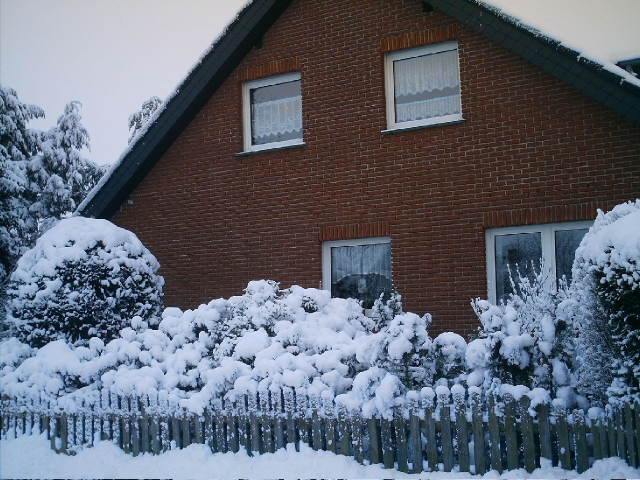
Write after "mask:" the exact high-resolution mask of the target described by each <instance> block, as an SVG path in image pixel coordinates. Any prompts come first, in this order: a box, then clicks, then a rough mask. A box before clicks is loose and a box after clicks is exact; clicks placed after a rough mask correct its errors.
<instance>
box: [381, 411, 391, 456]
mask: <svg viewBox="0 0 640 480" xmlns="http://www.w3.org/2000/svg"><path fill="white" fill-rule="evenodd" d="M392 431H393V426H392V421H391V420H387V419H386V418H384V417H383V416H382V414H381V416H380V434H381V438H382V463H383V465H384V468H393V466H394V455H393V450H394V448H393V434H392V433H391V432H392Z"/></svg>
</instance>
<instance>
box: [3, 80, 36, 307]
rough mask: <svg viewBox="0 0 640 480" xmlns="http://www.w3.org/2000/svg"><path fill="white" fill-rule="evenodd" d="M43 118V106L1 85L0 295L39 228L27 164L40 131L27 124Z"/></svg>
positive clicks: (33, 151) (34, 150)
mask: <svg viewBox="0 0 640 480" xmlns="http://www.w3.org/2000/svg"><path fill="white" fill-rule="evenodd" d="M41 117H44V111H43V110H42V109H41V108H40V107H38V106H36V105H29V104H25V103H22V102H21V101H20V100H19V99H18V95H17V93H16V91H15V90H14V89H12V88H9V87H3V86H2V85H0V292H4V284H5V281H6V280H7V278H8V276H9V273H11V271H12V270H13V268H14V267H15V264H16V262H17V261H18V258H20V256H21V255H22V254H23V253H24V251H25V250H26V249H27V248H28V246H27V245H26V244H25V243H24V241H23V239H24V238H28V237H30V236H31V232H32V231H33V230H34V229H35V222H34V221H33V219H32V217H31V216H30V213H29V202H28V199H27V197H28V191H29V188H30V187H29V182H28V180H27V161H28V160H29V158H31V156H32V155H33V154H34V153H35V152H36V151H37V149H38V145H39V143H40V135H39V133H40V132H38V131H35V130H32V129H29V128H27V123H28V122H29V121H30V120H32V119H34V118H41ZM0 295H1V293H0Z"/></svg>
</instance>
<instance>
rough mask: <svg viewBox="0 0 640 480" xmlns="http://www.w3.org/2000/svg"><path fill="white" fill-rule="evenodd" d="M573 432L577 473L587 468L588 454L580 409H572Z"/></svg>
mask: <svg viewBox="0 0 640 480" xmlns="http://www.w3.org/2000/svg"><path fill="white" fill-rule="evenodd" d="M573 432H574V438H575V444H576V467H577V469H578V473H583V472H586V471H587V470H588V469H589V454H588V450H587V426H586V422H585V418H584V412H583V411H582V410H574V411H573Z"/></svg>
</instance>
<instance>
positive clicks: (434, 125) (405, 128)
mask: <svg viewBox="0 0 640 480" xmlns="http://www.w3.org/2000/svg"><path fill="white" fill-rule="evenodd" d="M465 122H466V120H465V119H464V118H462V117H460V118H457V119H455V120H445V121H442V122H437V123H427V124H422V125H415V124H413V125H395V126H393V127H391V128H388V129H387V130H382V132H381V133H383V134H389V133H396V132H406V131H409V130H422V129H423V128H437V127H444V126H447V125H459V124H461V123H465Z"/></svg>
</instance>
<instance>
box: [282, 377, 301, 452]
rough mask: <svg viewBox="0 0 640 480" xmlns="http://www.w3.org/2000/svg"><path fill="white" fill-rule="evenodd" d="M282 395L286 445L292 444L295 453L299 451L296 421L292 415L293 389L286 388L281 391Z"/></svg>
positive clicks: (293, 405)
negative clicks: (285, 419) (285, 417)
mask: <svg viewBox="0 0 640 480" xmlns="http://www.w3.org/2000/svg"><path fill="white" fill-rule="evenodd" d="M283 393H284V410H285V414H286V416H287V444H290V443H292V444H294V445H295V447H296V451H297V452H299V451H300V444H299V443H298V435H297V434H296V421H295V418H294V414H295V411H296V405H295V397H294V393H293V389H291V388H289V387H286V388H284V389H283Z"/></svg>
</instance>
